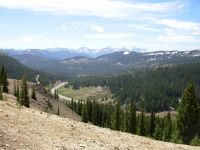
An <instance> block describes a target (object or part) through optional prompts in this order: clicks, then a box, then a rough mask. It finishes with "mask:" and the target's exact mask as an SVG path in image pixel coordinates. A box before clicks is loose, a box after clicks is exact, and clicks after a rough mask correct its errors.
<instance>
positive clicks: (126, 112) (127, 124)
mask: <svg viewBox="0 0 200 150" xmlns="http://www.w3.org/2000/svg"><path fill="white" fill-rule="evenodd" d="M124 131H125V132H130V130H129V110H128V107H127V106H126V110H125V129H124Z"/></svg>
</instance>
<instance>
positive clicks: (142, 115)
mask: <svg viewBox="0 0 200 150" xmlns="http://www.w3.org/2000/svg"><path fill="white" fill-rule="evenodd" d="M145 133H146V131H145V116H144V109H143V108H142V112H141V115H140V135H142V136H144V135H145Z"/></svg>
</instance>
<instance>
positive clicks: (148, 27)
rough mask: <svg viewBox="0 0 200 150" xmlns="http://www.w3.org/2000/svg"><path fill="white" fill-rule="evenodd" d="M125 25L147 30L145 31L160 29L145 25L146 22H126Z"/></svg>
mask: <svg viewBox="0 0 200 150" xmlns="http://www.w3.org/2000/svg"><path fill="white" fill-rule="evenodd" d="M125 26H126V27H128V28H133V29H139V30H145V31H153V32H156V31H158V30H157V29H155V28H153V27H150V26H149V25H145V24H126V25H125Z"/></svg>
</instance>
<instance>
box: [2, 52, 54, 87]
mask: <svg viewBox="0 0 200 150" xmlns="http://www.w3.org/2000/svg"><path fill="white" fill-rule="evenodd" d="M2 65H3V66H4V67H5V68H6V71H7V73H8V77H9V78H14V79H20V78H21V77H22V75H23V74H24V73H26V75H27V77H28V79H29V81H34V82H35V79H36V75H37V74H39V75H40V82H41V83H42V84H47V83H50V82H51V81H53V80H55V77H53V76H52V75H50V74H48V73H44V72H41V71H36V70H33V69H30V68H28V67H26V66H24V65H22V64H21V63H20V62H18V61H17V60H15V59H14V58H11V57H9V56H6V55H5V54H3V53H0V66H2Z"/></svg>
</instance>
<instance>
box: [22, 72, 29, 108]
mask: <svg viewBox="0 0 200 150" xmlns="http://www.w3.org/2000/svg"><path fill="white" fill-rule="evenodd" d="M20 101H21V103H20V104H21V105H23V106H26V107H30V105H29V96H28V86H27V78H26V75H25V74H24V75H23V77H22V79H21V91H20Z"/></svg>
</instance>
